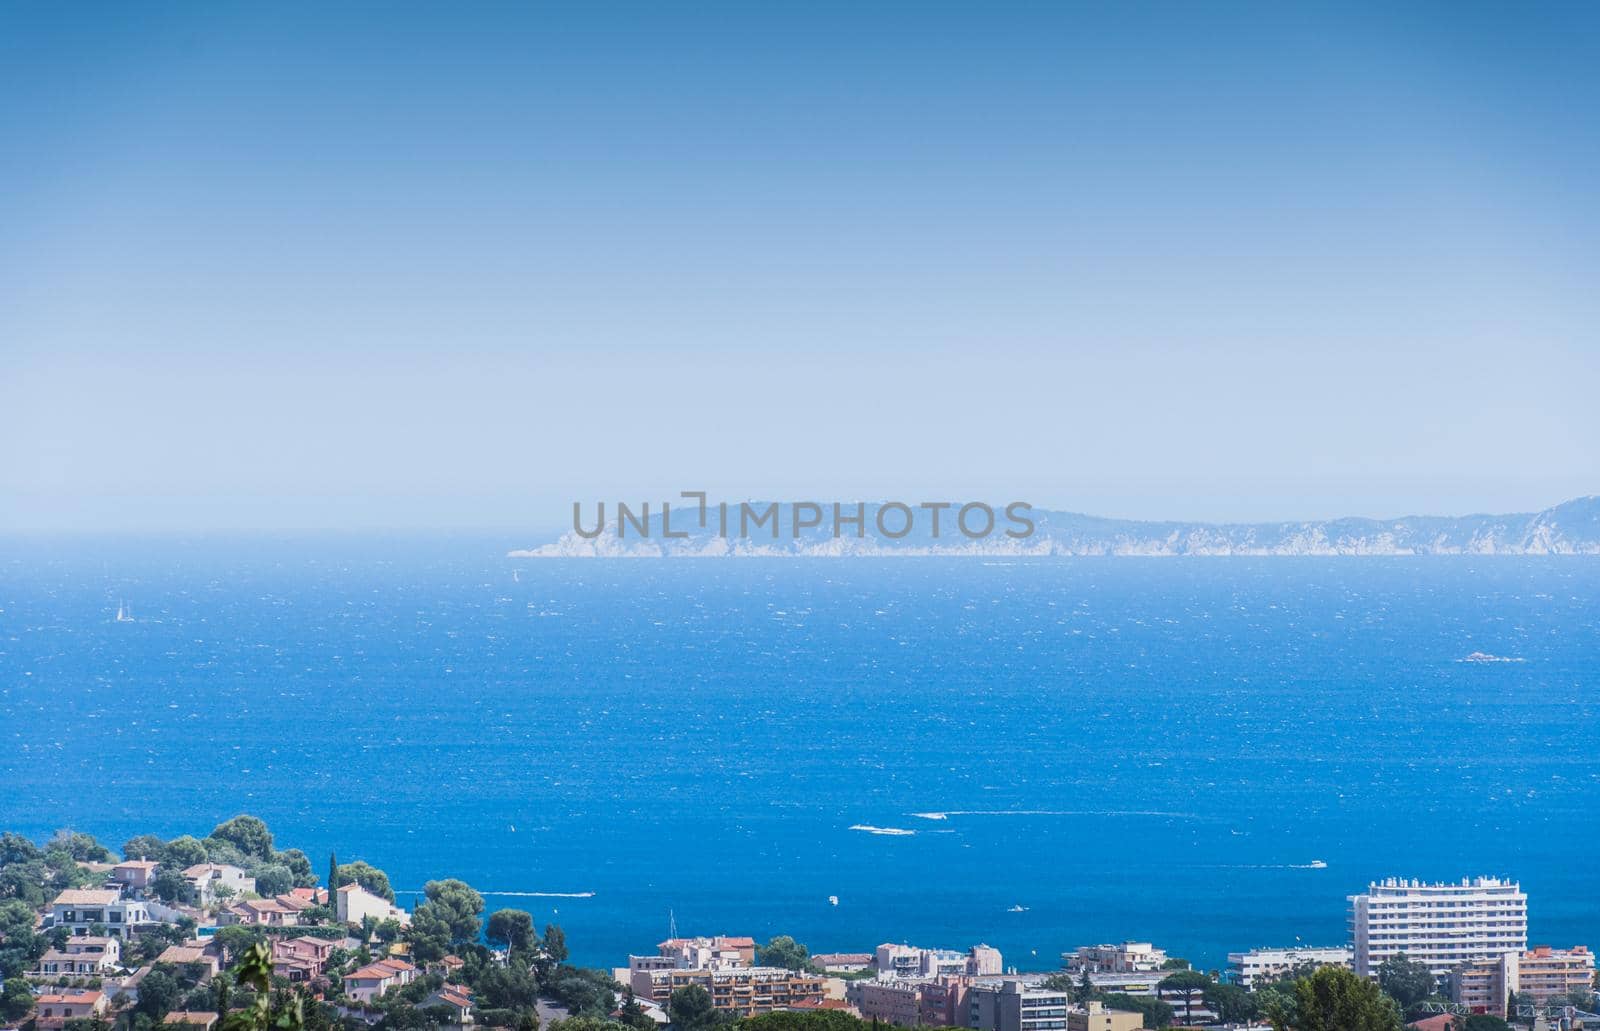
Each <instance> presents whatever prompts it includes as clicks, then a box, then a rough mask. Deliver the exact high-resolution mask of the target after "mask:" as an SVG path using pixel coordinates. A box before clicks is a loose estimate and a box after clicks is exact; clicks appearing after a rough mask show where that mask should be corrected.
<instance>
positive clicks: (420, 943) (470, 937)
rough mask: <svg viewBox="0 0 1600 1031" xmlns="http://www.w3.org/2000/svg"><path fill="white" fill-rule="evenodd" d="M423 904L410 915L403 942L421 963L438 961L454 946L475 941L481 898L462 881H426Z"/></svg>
mask: <svg viewBox="0 0 1600 1031" xmlns="http://www.w3.org/2000/svg"><path fill="white" fill-rule="evenodd" d="M422 891H423V894H424V895H426V896H427V899H428V900H427V901H426V902H424V903H423V904H422V905H420V906H418V907H417V911H416V912H415V913H412V914H411V926H410V927H409V928H407V930H406V940H407V941H409V942H410V943H411V948H412V952H413V954H414V955H416V957H417V958H418V959H420V960H422V961H423V962H433V961H435V960H438V959H440V958H442V957H443V956H444V955H445V953H447V952H449V951H450V949H451V947H452V946H454V945H456V944H458V943H470V942H475V941H477V938H478V927H479V923H478V918H479V915H480V914H481V913H482V912H483V896H482V895H479V894H478V893H477V892H475V891H473V890H472V888H471V887H470V886H468V885H467V884H466V882H464V881H458V880H454V879H450V880H443V881H429V882H428V883H427V884H425V885H423V886H422Z"/></svg>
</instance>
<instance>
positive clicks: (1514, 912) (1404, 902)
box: [1350, 877, 1528, 977]
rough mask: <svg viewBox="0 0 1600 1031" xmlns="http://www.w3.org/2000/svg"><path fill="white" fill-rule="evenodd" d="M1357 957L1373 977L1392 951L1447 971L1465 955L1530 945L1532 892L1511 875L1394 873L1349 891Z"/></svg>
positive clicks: (1485, 955)
mask: <svg viewBox="0 0 1600 1031" xmlns="http://www.w3.org/2000/svg"><path fill="white" fill-rule="evenodd" d="M1350 933H1351V939H1352V941H1353V942H1354V945H1355V947H1354V954H1353V957H1352V964H1353V967H1354V969H1355V971H1356V972H1357V973H1358V974H1361V975H1363V976H1365V977H1376V976H1377V974H1378V967H1379V966H1380V965H1381V964H1382V963H1383V961H1384V960H1386V959H1388V958H1390V957H1391V956H1396V955H1399V954H1400V953H1405V955H1406V957H1407V958H1408V959H1410V960H1412V961H1413V962H1417V963H1425V964H1427V966H1428V969H1429V970H1431V971H1433V973H1434V976H1436V977H1444V976H1446V975H1448V974H1449V973H1450V972H1451V971H1452V970H1454V969H1455V968H1456V967H1457V966H1459V965H1460V964H1462V963H1466V962H1470V961H1472V960H1478V959H1491V958H1493V957H1496V956H1501V955H1504V954H1505V953H1507V952H1522V951H1523V950H1525V949H1526V948H1527V947H1528V897H1527V896H1526V895H1524V894H1523V893H1522V888H1521V886H1520V885H1518V884H1517V883H1516V882H1514V881H1507V880H1501V879H1499V878H1495V877H1478V878H1472V879H1467V878H1463V879H1462V880H1461V881H1460V882H1459V883H1453V884H1452V883H1426V882H1423V881H1418V880H1403V879H1398V878H1392V877H1391V878H1389V879H1388V880H1385V881H1381V882H1379V881H1374V882H1373V883H1372V884H1370V885H1368V886H1367V891H1366V894H1363V895H1352V896H1350Z"/></svg>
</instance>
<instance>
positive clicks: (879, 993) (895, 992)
mask: <svg viewBox="0 0 1600 1031" xmlns="http://www.w3.org/2000/svg"><path fill="white" fill-rule="evenodd" d="M921 989H922V986H921V984H920V983H918V982H917V981H914V980H912V979H910V978H905V977H884V978H878V979H875V980H871V981H851V982H850V983H849V984H847V985H845V990H844V991H845V1000H846V1001H847V1002H849V1003H850V1005H852V1006H854V1007H855V1008H856V1011H857V1012H859V1013H860V1014H861V1019H863V1020H876V1021H879V1022H881V1023H884V1024H895V1025H898V1026H900V1027H916V1026H917V1025H919V1024H929V1023H933V1022H931V1021H925V1020H923V1019H922V990H921ZM940 1023H943V1022H940Z"/></svg>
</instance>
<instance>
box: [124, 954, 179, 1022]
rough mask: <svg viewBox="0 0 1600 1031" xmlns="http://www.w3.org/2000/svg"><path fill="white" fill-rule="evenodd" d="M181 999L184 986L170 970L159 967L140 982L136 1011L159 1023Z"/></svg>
mask: <svg viewBox="0 0 1600 1031" xmlns="http://www.w3.org/2000/svg"><path fill="white" fill-rule="evenodd" d="M181 998H183V985H181V984H179V983H178V979H177V978H176V977H174V976H173V974H172V972H171V971H170V970H167V969H165V968H164V967H161V966H157V967H155V968H154V969H152V970H151V971H150V972H149V973H148V974H146V975H144V980H142V981H140V982H139V1001H138V1002H137V1003H136V1004H135V1005H134V1011H135V1012H137V1013H143V1014H144V1015H145V1016H147V1017H149V1018H150V1019H151V1020H155V1021H159V1020H160V1019H161V1018H162V1017H164V1016H166V1015H167V1013H168V1011H169V1010H172V1009H174V1008H175V1007H176V1006H177V1005H178V1000H179V999H181Z"/></svg>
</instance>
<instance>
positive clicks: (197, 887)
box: [183, 863, 256, 906]
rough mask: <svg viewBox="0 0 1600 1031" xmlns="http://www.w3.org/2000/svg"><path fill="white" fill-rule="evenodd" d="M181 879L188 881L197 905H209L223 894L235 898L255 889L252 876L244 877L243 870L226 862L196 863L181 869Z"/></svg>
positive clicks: (251, 892)
mask: <svg viewBox="0 0 1600 1031" xmlns="http://www.w3.org/2000/svg"><path fill="white" fill-rule="evenodd" d="M183 879H184V880H186V881H188V882H189V891H190V893H191V895H192V897H193V898H194V901H195V904H196V905H199V906H209V905H211V904H212V903H214V902H216V901H217V900H218V899H220V898H222V897H224V896H231V897H234V898H237V897H238V896H240V895H249V894H253V893H254V892H255V890H256V879H255V878H254V877H246V876H245V872H244V871H243V870H241V869H239V868H238V867H237V866H230V865H229V864H227V863H196V864H195V865H194V866H191V867H189V868H188V869H186V870H184V871H183Z"/></svg>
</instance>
